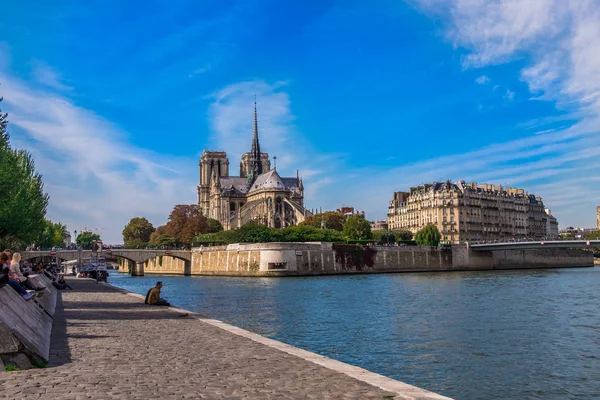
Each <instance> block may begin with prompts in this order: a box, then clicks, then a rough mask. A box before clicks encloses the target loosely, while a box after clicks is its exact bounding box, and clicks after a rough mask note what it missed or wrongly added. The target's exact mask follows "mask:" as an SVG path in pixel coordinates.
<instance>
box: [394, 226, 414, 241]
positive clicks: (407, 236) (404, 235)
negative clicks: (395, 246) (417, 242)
mask: <svg viewBox="0 0 600 400" xmlns="http://www.w3.org/2000/svg"><path fill="white" fill-rule="evenodd" d="M392 233H393V234H394V235H396V240H405V241H406V240H412V238H413V233H412V232H411V231H407V230H404V229H401V230H399V231H392Z"/></svg>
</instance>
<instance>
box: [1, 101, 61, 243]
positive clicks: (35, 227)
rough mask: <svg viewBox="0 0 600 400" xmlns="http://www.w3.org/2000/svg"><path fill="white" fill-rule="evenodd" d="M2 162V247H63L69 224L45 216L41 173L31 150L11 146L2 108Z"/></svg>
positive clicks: (45, 196) (44, 194)
mask: <svg viewBox="0 0 600 400" xmlns="http://www.w3.org/2000/svg"><path fill="white" fill-rule="evenodd" d="M0 102H2V98H1V97H0ZM0 165H2V168H0V193H2V201H1V202H0V248H2V249H5V248H10V249H13V250H21V249H25V248H26V247H27V246H30V245H35V246H36V247H52V246H63V245H64V243H65V239H66V237H67V227H66V226H65V225H64V224H61V223H60V222H59V223H54V222H52V221H49V220H47V219H46V218H45V217H46V209H47V207H48V201H49V196H48V194H46V193H45V192H44V183H43V181H42V176H41V175H40V174H39V173H38V172H37V171H36V169H35V163H34V160H33V157H32V156H31V154H30V153H29V152H28V151H26V150H23V149H14V148H12V147H11V144H10V135H9V133H8V114H6V113H2V110H1V109H0Z"/></svg>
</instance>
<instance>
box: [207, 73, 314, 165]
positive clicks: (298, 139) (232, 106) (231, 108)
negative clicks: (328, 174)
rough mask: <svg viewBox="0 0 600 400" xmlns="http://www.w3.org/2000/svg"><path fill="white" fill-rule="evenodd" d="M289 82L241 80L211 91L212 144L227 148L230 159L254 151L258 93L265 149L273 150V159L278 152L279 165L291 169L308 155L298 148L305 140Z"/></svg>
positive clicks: (259, 129) (235, 160)
mask: <svg viewBox="0 0 600 400" xmlns="http://www.w3.org/2000/svg"><path fill="white" fill-rule="evenodd" d="M287 84H288V83H287V82H275V83H273V84H270V83H267V82H265V81H262V80H256V81H247V82H240V83H236V84H232V85H229V86H227V87H225V88H223V89H221V90H219V91H217V92H216V93H214V94H213V95H211V96H210V97H211V98H213V99H214V102H213V103H212V104H211V106H210V110H209V115H210V125H211V131H212V138H211V139H212V140H211V144H212V146H214V147H215V149H220V150H225V151H227V154H228V156H229V159H230V162H237V161H238V160H239V159H240V157H241V156H242V154H243V153H245V152H247V151H250V146H251V144H252V129H253V121H254V116H253V115H254V114H253V113H254V96H256V101H257V109H258V132H259V137H260V143H261V150H262V151H264V152H267V153H269V156H270V157H271V160H272V159H273V157H274V156H277V165H278V168H279V169H281V170H286V169H290V170H289V171H288V173H291V172H292V171H291V169H294V168H297V165H298V163H299V162H301V160H303V159H304V158H305V155H304V154H303V153H302V152H300V151H298V149H300V148H301V147H302V146H303V145H304V143H303V142H304V140H303V137H302V135H301V134H300V133H299V132H298V131H297V130H296V128H295V126H294V120H295V118H296V117H295V116H294V114H293V113H292V111H291V105H290V98H289V95H288V94H287V93H286V92H285V90H284V89H285V88H286V86H287ZM271 163H272V161H271ZM294 172H295V171H294Z"/></svg>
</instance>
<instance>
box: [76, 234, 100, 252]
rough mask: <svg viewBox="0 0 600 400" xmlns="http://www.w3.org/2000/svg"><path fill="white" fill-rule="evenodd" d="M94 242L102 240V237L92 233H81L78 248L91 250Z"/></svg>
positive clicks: (78, 237) (78, 238)
mask: <svg viewBox="0 0 600 400" xmlns="http://www.w3.org/2000/svg"><path fill="white" fill-rule="evenodd" d="M94 240H100V235H99V234H97V233H92V232H81V233H80V234H79V235H78V236H77V240H76V242H77V247H81V248H82V249H84V250H90V249H91V248H92V243H93V242H94Z"/></svg>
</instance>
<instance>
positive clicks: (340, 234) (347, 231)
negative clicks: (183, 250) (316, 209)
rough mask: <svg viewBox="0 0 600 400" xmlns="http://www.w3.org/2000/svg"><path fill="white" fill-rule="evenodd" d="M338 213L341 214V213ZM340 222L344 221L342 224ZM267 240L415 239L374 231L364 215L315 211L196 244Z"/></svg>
mask: <svg viewBox="0 0 600 400" xmlns="http://www.w3.org/2000/svg"><path fill="white" fill-rule="evenodd" d="M335 214H339V216H338V215H335ZM340 218H341V219H340ZM323 220H328V221H329V223H327V222H325V223H322V222H321V221H323ZM341 221H343V223H340V222H341ZM320 226H326V228H321V227H320ZM329 227H334V228H337V229H332V228H329ZM265 242H333V243H355V244H368V243H373V244H381V245H393V244H395V243H401V244H415V242H414V241H412V233H411V232H410V231H371V228H370V226H369V223H368V221H366V220H365V219H364V218H363V217H362V216H360V215H352V216H350V217H344V216H343V215H342V214H340V213H335V212H327V213H323V214H316V215H314V216H311V217H309V218H307V219H306V221H305V222H304V223H300V224H299V225H296V226H289V227H286V228H279V229H276V228H269V227H267V226H264V225H262V224H259V223H256V222H250V223H247V224H245V225H243V226H242V227H240V228H237V229H232V230H229V231H221V232H216V233H210V234H204V235H200V236H198V237H196V238H195V240H194V243H193V244H194V245H225V244H231V243H265Z"/></svg>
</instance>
